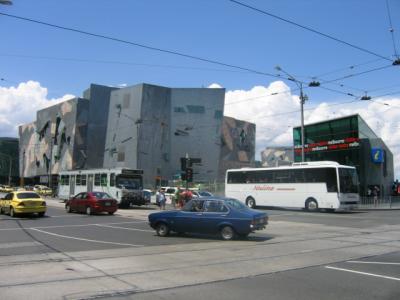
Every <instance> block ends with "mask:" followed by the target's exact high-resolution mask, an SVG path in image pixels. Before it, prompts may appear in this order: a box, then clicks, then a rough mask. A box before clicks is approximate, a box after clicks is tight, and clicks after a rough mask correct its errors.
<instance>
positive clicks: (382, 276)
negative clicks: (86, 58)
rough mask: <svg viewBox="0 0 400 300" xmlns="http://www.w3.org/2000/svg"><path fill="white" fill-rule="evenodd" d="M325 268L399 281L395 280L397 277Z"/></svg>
mask: <svg viewBox="0 0 400 300" xmlns="http://www.w3.org/2000/svg"><path fill="white" fill-rule="evenodd" d="M325 268H327V269H332V270H337V271H343V272H349V273H355V274H361V275H367V276H372V277H378V278H384V279H390V280H396V281H400V278H397V277H391V276H385V275H379V274H373V273H366V272H360V271H355V270H350V269H342V268H336V267H331V266H325Z"/></svg>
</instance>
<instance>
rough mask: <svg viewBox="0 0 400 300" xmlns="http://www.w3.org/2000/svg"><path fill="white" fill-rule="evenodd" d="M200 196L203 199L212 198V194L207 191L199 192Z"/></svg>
mask: <svg viewBox="0 0 400 300" xmlns="http://www.w3.org/2000/svg"><path fill="white" fill-rule="evenodd" d="M199 195H200V196H202V197H212V194H211V193H210V192H206V191H201V192H199Z"/></svg>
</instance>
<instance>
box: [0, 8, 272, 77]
mask: <svg viewBox="0 0 400 300" xmlns="http://www.w3.org/2000/svg"><path fill="white" fill-rule="evenodd" d="M0 15H3V16H6V17H10V18H14V19H18V20H23V21H27V22H31V23H36V24H40V25H45V26H49V27H53V28H57V29H62V30H66V31H71V32H75V33H79V34H83V35H87V36H92V37H97V38H101V39H105V40H110V41H114V42H118V43H122V44H127V45H131V46H136V47H140V48H144V49H147V50H152V51H156V52H161V53H167V54H172V55H176V56H180V57H185V58H189V59H193V60H197V61H202V62H207V63H211V64H215V65H220V66H224V67H229V68H234V69H238V70H242V71H248V72H251V73H255V74H259V75H265V76H269V77H274V78H277V77H278V76H277V75H274V74H271V73H267V72H263V71H258V70H254V69H251V68H247V67H241V66H238V65H233V64H228V63H224V62H220V61H217V60H212V59H208V58H203V57H199V56H194V55H190V54H186V53H182V52H177V51H173V50H167V49H162V48H158V47H153V46H148V45H145V44H140V43H136V42H131V41H128V40H123V39H120V38H115V37H111V36H107V35H102V34H97V33H92V32H88V31H84V30H80V29H75V28H71V27H66V26H60V25H55V24H51V23H47V22H43V21H39V20H34V19H30V18H26V17H20V16H16V15H11V14H6V13H2V12H0Z"/></svg>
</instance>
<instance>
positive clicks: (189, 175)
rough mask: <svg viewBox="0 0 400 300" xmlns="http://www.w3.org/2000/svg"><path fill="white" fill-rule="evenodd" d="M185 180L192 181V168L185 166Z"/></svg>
mask: <svg viewBox="0 0 400 300" xmlns="http://www.w3.org/2000/svg"><path fill="white" fill-rule="evenodd" d="M186 181H187V182H192V181H193V169H192V168H186Z"/></svg>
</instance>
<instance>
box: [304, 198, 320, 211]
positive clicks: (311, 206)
mask: <svg viewBox="0 0 400 300" xmlns="http://www.w3.org/2000/svg"><path fill="white" fill-rule="evenodd" d="M306 210H307V211H317V210H318V202H317V200H315V199H313V198H311V199H307V201H306Z"/></svg>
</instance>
